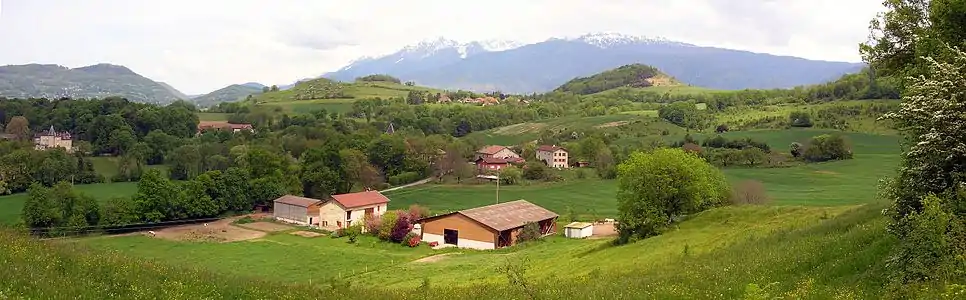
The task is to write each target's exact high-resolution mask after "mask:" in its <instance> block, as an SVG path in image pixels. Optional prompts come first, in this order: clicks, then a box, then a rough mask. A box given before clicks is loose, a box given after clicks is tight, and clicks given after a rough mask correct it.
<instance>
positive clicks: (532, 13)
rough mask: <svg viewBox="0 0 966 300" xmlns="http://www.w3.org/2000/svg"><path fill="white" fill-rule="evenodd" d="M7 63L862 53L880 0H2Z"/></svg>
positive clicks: (164, 73) (161, 64)
mask: <svg viewBox="0 0 966 300" xmlns="http://www.w3.org/2000/svg"><path fill="white" fill-rule="evenodd" d="M2 4H3V5H2V10H0V40H2V41H3V43H4V45H3V46H2V47H0V64H24V63H53V64H61V65H65V66H70V67H78V66H84V65H90V64H95V63H99V62H110V63H115V64H121V65H125V66H128V67H130V68H131V69H133V70H134V71H135V72H138V73H140V74H142V75H145V76H147V77H150V78H152V79H155V80H159V81H164V82H167V83H169V84H171V85H173V86H175V87H176V88H178V89H181V90H182V91H184V92H186V93H189V94H198V93H205V92H208V91H211V90H213V89H217V88H220V87H222V86H225V85H228V84H232V83H242V82H248V81H258V82H262V83H265V84H284V83H289V82H292V81H294V80H296V79H299V78H305V77H311V76H317V75H320V74H322V73H325V72H327V71H332V70H335V69H338V68H339V67H342V66H343V65H344V64H346V63H348V62H349V61H350V60H352V59H354V58H357V57H359V56H362V55H378V54H384V53H388V52H392V51H394V50H396V49H398V48H401V47H403V46H405V45H407V44H412V43H415V42H418V41H420V40H423V39H429V38H433V37H437V36H445V37H448V38H451V39H456V40H459V41H471V40H483V39H512V40H518V41H523V42H537V41H542V40H545V39H547V38H549V37H555V36H576V35H580V34H584V33H587V32H597V31H614V32H621V33H626V34H635V35H647V36H664V37H667V38H669V39H671V40H678V41H684V42H690V43H694V44H699V45H708V46H722V47H729V48H736V49H743V50H751V51H757V52H767V53H774V54H782V55H795V56H801V57H806V58H811V59H827V60H847V61H857V60H858V53H857V50H856V48H857V47H856V45H857V44H858V43H860V42H862V41H864V39H865V37H866V35H867V30H866V28H867V25H868V21H869V20H870V19H871V18H872V17H873V16H874V15H875V14H876V13H877V12H878V11H880V10H881V9H882V7H881V4H880V1H879V0H852V1H833V0H811V1H808V0H608V1H601V0H597V1H593V0H528V1H519V0H491V1H451V0H410V1H385V0H354V1H328V0H324V1H323V0H286V1H260V0H192V1H188V0H84V1H76V0H3V3H2Z"/></svg>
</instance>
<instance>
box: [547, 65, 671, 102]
mask: <svg viewBox="0 0 966 300" xmlns="http://www.w3.org/2000/svg"><path fill="white" fill-rule="evenodd" d="M675 85H681V83H680V82H678V81H677V80H675V79H674V78H671V77H670V76H668V75H666V74H664V73H661V71H659V70H658V69H657V68H654V67H651V66H647V65H642V64H632V65H625V66H621V67H619V68H616V69H612V70H607V71H604V72H602V73H598V74H595V75H592V76H589V77H578V78H574V79H572V80H570V81H567V83H564V84H563V85H561V86H560V87H558V88H557V89H555V90H554V91H556V92H571V93H575V94H579V95H589V94H594V93H598V92H602V91H606V90H610V89H614V88H618V87H637V88H643V87H650V86H675Z"/></svg>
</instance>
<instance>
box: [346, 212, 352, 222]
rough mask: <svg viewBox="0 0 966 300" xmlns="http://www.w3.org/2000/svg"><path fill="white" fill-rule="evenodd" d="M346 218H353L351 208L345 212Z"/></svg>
mask: <svg viewBox="0 0 966 300" xmlns="http://www.w3.org/2000/svg"><path fill="white" fill-rule="evenodd" d="M345 219H346V220H351V219H352V211H351V210H350V211H347V212H345Z"/></svg>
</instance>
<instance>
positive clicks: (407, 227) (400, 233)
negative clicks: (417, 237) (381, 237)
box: [389, 213, 413, 243]
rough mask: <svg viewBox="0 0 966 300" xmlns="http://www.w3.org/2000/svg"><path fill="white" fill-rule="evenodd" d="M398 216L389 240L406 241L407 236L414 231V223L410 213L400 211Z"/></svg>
mask: <svg viewBox="0 0 966 300" xmlns="http://www.w3.org/2000/svg"><path fill="white" fill-rule="evenodd" d="M396 218H397V219H396V222H395V223H396V224H394V226H393V228H392V232H391V233H390V234H389V241H391V242H395V243H399V242H402V241H405V240H406V236H407V235H409V234H411V233H412V232H413V223H412V219H411V217H410V216H409V214H408V213H399V214H398V215H397V217H396Z"/></svg>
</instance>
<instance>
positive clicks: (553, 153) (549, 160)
mask: <svg viewBox="0 0 966 300" xmlns="http://www.w3.org/2000/svg"><path fill="white" fill-rule="evenodd" d="M567 156H568V153H567V149H564V148H563V147H558V146H557V145H540V147H537V159H538V160H541V161H543V162H544V163H546V164H547V166H549V167H552V168H569V167H570V164H569V163H567V160H568V159H567Z"/></svg>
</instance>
